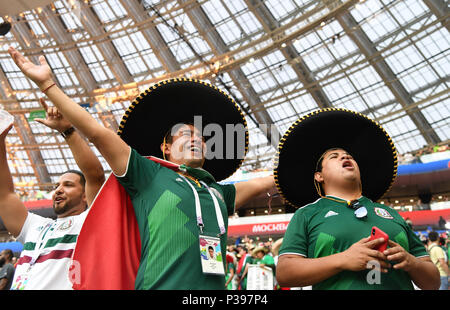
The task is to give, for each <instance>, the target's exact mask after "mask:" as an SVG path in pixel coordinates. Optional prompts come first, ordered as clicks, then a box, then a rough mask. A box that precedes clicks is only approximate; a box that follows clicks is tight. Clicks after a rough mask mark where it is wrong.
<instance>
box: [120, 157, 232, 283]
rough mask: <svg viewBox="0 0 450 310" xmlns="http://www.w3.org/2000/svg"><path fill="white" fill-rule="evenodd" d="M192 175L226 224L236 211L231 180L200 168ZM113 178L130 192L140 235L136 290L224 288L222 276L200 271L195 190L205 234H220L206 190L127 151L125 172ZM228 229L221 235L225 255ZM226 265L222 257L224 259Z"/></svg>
mask: <svg viewBox="0 0 450 310" xmlns="http://www.w3.org/2000/svg"><path fill="white" fill-rule="evenodd" d="M195 172H197V175H195V177H196V178H197V179H199V180H201V181H203V182H205V183H206V184H207V185H208V186H209V188H210V190H211V192H212V193H213V194H214V195H215V196H216V197H217V201H218V202H219V205H220V210H221V213H222V217H223V221H224V224H225V228H228V216H229V215H230V214H233V213H234V200H235V194H236V190H235V187H234V185H220V184H218V183H216V182H215V180H214V178H213V177H212V176H211V175H210V174H209V173H207V172H206V171H205V170H203V169H194V170H192V172H190V173H191V174H193V173H195ZM117 179H118V180H119V182H120V183H121V184H122V185H123V187H124V188H125V190H126V191H127V193H128V194H129V195H130V198H131V201H132V203H133V208H134V212H135V214H136V220H137V223H138V226H139V232H140V236H141V260H140V264H139V269H138V273H137V276H136V283H135V288H136V289H168V290H170V289H220V290H223V289H224V285H225V276H223V275H208V274H204V273H203V272H202V266H201V260H200V259H201V257H200V245H199V234H200V230H199V228H198V226H197V221H196V210H195V201H194V193H193V189H192V187H191V186H190V185H189V184H188V183H187V182H191V184H192V185H193V186H194V188H195V190H196V191H197V193H198V196H199V199H200V205H201V212H202V217H203V223H204V230H203V231H204V233H205V234H212V235H214V236H217V235H218V234H219V233H220V230H219V226H218V221H217V217H216V212H215V207H214V203H213V200H212V197H211V194H210V193H209V191H208V189H207V188H205V187H204V186H203V185H202V186H201V187H198V185H197V184H196V183H195V182H194V181H192V180H190V179H188V178H183V177H181V176H180V175H179V174H178V173H176V172H174V171H173V170H170V169H168V168H165V167H162V166H161V165H159V164H157V163H155V162H153V161H151V160H148V159H146V158H145V157H142V156H140V155H139V154H138V153H137V152H136V151H135V150H134V149H132V150H131V154H130V159H129V162H128V167H127V171H126V173H125V175H124V176H118V177H117ZM226 239H227V235H226V233H225V234H223V235H221V237H220V243H221V251H222V257H226ZM223 263H224V266H225V259H224V260H223Z"/></svg>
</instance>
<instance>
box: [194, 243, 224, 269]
mask: <svg viewBox="0 0 450 310" xmlns="http://www.w3.org/2000/svg"><path fill="white" fill-rule="evenodd" d="M223 259H224V258H223V257H222V249H221V247H220V238H217V237H211V236H205V235H200V260H201V263H202V270H203V273H206V274H215V275H225V269H224V266H223Z"/></svg>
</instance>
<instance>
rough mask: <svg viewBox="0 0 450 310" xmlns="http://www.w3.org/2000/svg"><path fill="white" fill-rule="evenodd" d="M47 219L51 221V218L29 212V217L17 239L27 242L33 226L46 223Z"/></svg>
mask: <svg viewBox="0 0 450 310" xmlns="http://www.w3.org/2000/svg"><path fill="white" fill-rule="evenodd" d="M47 221H51V219H50V218H44V217H42V216H40V215H37V214H34V213H31V212H28V215H27V218H26V219H25V222H24V223H23V226H22V229H21V231H20V234H19V235H18V236H17V238H16V241H18V242H20V243H22V244H25V242H26V240H27V235H28V233H29V232H30V231H32V229H33V227H37V226H39V225H41V224H43V223H46V222H47Z"/></svg>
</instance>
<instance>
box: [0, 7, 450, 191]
mask: <svg viewBox="0 0 450 310" xmlns="http://www.w3.org/2000/svg"><path fill="white" fill-rule="evenodd" d="M0 8H1V9H0V16H1V17H0V23H9V24H11V29H10V30H9V32H8V33H6V34H4V35H2V36H0V81H1V85H0V108H4V109H6V110H8V111H9V112H10V113H12V114H13V115H14V116H15V120H16V124H15V127H14V129H13V130H12V131H11V132H10V134H9V135H8V137H7V144H8V145H7V149H8V154H9V164H10V168H11V172H12V175H13V178H14V181H15V184H16V186H18V187H19V188H20V187H22V188H25V189H26V188H30V189H43V190H47V189H49V188H50V187H51V184H52V183H54V182H55V181H56V180H57V178H58V176H59V174H60V173H62V172H63V171H65V170H67V169H73V168H76V164H75V161H74V159H73V156H72V154H71V152H70V150H69V148H68V146H67V145H66V144H65V142H64V139H63V138H62V137H61V136H60V135H59V134H57V133H56V132H53V131H51V130H50V129H48V128H46V127H45V126H43V125H41V124H39V123H37V122H35V121H32V120H31V118H30V116H32V115H33V114H34V113H36V111H39V110H41V109H42V107H41V106H40V104H39V98H40V97H42V96H44V95H43V94H42V93H41V92H40V91H39V89H38V88H37V87H36V86H35V85H34V84H33V83H32V82H31V81H30V80H28V79H27V78H25V77H24V76H23V74H22V73H21V72H20V70H19V69H18V68H17V67H16V66H15V64H14V63H13V61H12V60H11V59H10V57H9V55H8V53H7V49H8V47H9V46H14V47H16V48H17V49H19V50H20V51H22V52H23V53H24V54H25V55H26V56H27V57H29V58H30V59H32V60H33V61H35V62H37V58H38V56H39V55H44V56H45V57H46V59H47V62H48V63H49V64H50V66H51V68H52V69H53V72H54V74H55V78H56V81H57V83H58V84H59V86H60V87H61V88H62V89H63V90H64V92H65V93H66V94H68V95H69V96H70V97H71V98H72V99H73V100H74V101H76V102H77V103H79V104H81V105H83V106H85V107H86V108H87V109H88V111H90V112H91V114H92V115H93V116H94V117H95V118H96V119H97V120H98V121H99V122H100V123H102V124H103V125H104V126H106V127H108V128H111V129H112V130H117V128H118V123H119V121H120V119H121V117H122V115H123V113H124V111H125V109H126V108H127V107H128V106H129V105H130V103H131V102H132V101H133V99H134V98H135V97H136V96H137V95H138V94H139V93H140V92H142V91H143V90H145V89H147V88H148V87H149V86H151V85H152V84H154V83H156V82H158V81H160V80H163V79H168V78H175V77H188V78H196V79H201V80H205V81H208V82H210V83H212V84H214V85H216V86H217V87H219V88H220V89H223V90H224V91H226V92H227V93H228V94H230V96H232V97H233V98H234V99H235V101H236V102H237V103H238V104H239V105H240V107H241V108H242V110H243V111H244V114H245V115H246V118H247V121H248V123H249V128H250V149H249V153H248V154H247V158H246V160H245V161H244V165H243V167H242V169H244V170H245V169H247V170H254V169H258V168H267V169H270V168H271V165H272V164H273V163H272V159H273V156H274V155H275V152H276V146H277V144H278V140H279V138H280V137H281V136H282V135H283V133H284V132H285V131H286V130H287V129H288V128H289V126H290V125H291V124H292V123H293V122H294V121H295V120H297V119H298V118H299V117H301V116H302V115H305V114H307V113H310V112H312V111H314V110H317V109H319V108H327V107H335V108H346V109H350V110H355V111H358V112H361V113H363V114H365V115H367V116H369V117H370V118H373V119H375V120H377V121H378V122H379V123H381V124H382V126H383V127H384V128H385V129H386V130H387V132H388V133H389V134H390V135H391V137H392V138H393V141H394V143H395V145H396V147H397V149H398V151H399V153H406V152H411V151H414V150H417V149H420V148H422V147H424V146H425V145H436V144H439V143H447V142H448V140H449V139H450V100H449V87H448V86H449V83H450V81H449V73H450V61H449V60H450V36H449V30H450V24H449V11H450V10H449V8H448V4H447V2H446V1H445V0H423V1H422V0H365V1H357V0H349V1H345V0H231V1H225V0H161V1H155V0H108V1H106V0H83V1H80V0H61V1H48V0H20V1H9V0H1V1H0ZM324 134H326V133H324ZM95 151H96V152H97V150H95ZM97 154H98V155H99V157H100V158H101V160H102V163H103V164H104V167H105V170H106V171H109V166H108V165H107V163H106V162H105V161H104V160H103V158H102V157H101V156H100V154H99V153H98V152H97Z"/></svg>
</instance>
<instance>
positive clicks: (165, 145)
mask: <svg viewBox="0 0 450 310" xmlns="http://www.w3.org/2000/svg"><path fill="white" fill-rule="evenodd" d="M160 149H161V152H162V153H163V154H165V155H169V154H170V148H169V146H168V143H161V146H160Z"/></svg>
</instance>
